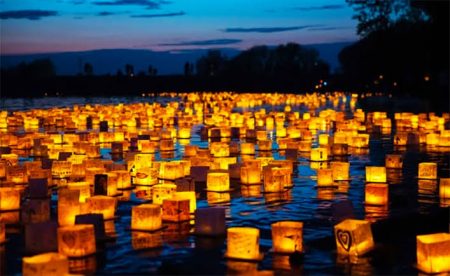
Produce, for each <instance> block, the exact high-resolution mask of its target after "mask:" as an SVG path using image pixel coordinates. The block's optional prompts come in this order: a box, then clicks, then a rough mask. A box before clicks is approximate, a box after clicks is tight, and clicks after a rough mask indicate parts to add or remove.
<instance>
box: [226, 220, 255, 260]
mask: <svg viewBox="0 0 450 276" xmlns="http://www.w3.org/2000/svg"><path fill="white" fill-rule="evenodd" d="M225 256H226V257H228V258H232V259H242V260H260V259H262V253H260V252H259V229H257V228H252V227H230V228H228V229H227V251H226V253H225Z"/></svg>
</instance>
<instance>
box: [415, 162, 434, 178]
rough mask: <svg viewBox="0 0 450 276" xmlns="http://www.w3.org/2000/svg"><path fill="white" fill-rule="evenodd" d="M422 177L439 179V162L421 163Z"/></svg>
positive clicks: (420, 176) (420, 173) (420, 172)
mask: <svg viewBox="0 0 450 276" xmlns="http://www.w3.org/2000/svg"><path fill="white" fill-rule="evenodd" d="M419 178H420V179H437V164H436V163H431V162H423V163H419Z"/></svg>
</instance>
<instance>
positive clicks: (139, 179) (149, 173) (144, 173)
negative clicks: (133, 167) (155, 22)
mask: <svg viewBox="0 0 450 276" xmlns="http://www.w3.org/2000/svg"><path fill="white" fill-rule="evenodd" d="M158 177H159V170H158V169H157V168H141V169H138V170H137V171H136V176H135V177H134V178H133V184H135V185H145V186H152V185H156V184H158V181H159V179H158ZM130 186H131V184H130Z"/></svg>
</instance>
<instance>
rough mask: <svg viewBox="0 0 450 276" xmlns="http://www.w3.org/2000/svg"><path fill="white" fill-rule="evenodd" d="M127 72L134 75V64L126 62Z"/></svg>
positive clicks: (130, 75)
mask: <svg viewBox="0 0 450 276" xmlns="http://www.w3.org/2000/svg"><path fill="white" fill-rule="evenodd" d="M125 74H126V75H127V76H129V77H132V76H134V66H133V65H131V64H125Z"/></svg>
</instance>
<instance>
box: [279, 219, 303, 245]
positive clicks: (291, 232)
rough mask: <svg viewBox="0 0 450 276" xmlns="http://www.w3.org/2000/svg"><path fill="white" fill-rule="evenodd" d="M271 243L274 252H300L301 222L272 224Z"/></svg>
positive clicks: (301, 238)
mask: <svg viewBox="0 0 450 276" xmlns="http://www.w3.org/2000/svg"><path fill="white" fill-rule="evenodd" d="M272 242H273V251H274V252H277V253H294V252H296V251H297V252H302V251H303V222H298V221H280V222H276V223H272Z"/></svg>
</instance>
